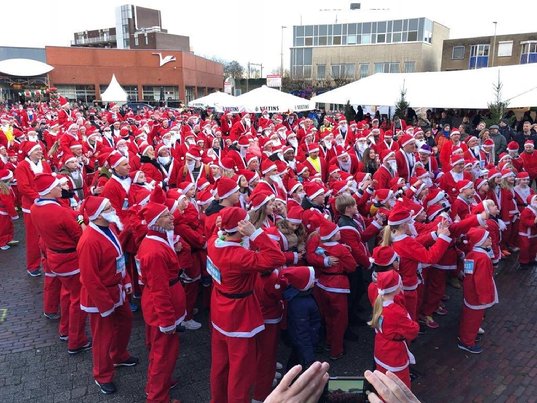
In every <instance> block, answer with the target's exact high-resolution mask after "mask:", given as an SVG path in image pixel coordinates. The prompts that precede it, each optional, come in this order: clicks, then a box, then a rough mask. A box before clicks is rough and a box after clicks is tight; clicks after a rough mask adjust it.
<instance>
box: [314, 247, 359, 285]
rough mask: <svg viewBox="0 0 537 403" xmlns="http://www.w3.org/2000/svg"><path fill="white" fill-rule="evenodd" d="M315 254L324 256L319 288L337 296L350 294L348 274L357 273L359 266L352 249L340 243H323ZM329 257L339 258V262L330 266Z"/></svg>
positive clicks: (318, 283)
mask: <svg viewBox="0 0 537 403" xmlns="http://www.w3.org/2000/svg"><path fill="white" fill-rule="evenodd" d="M315 253H316V254H320V255H322V256H324V259H323V260H324V262H323V263H324V264H323V265H322V266H321V267H320V268H319V269H320V274H319V280H318V282H317V287H319V288H320V289H322V290H324V291H327V292H332V293H336V294H349V293H350V292H351V291H350V284H349V277H348V276H347V273H352V272H353V271H355V270H356V265H357V264H356V260H354V258H353V257H352V254H351V252H350V248H349V247H348V246H346V245H342V244H340V243H338V242H322V241H321V243H320V244H319V247H318V248H317V249H316V251H315ZM329 256H333V257H337V258H338V259H339V262H338V263H337V264H334V265H332V266H329V265H328V264H329V263H328V257H329Z"/></svg>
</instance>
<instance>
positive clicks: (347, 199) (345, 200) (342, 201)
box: [336, 193, 356, 215]
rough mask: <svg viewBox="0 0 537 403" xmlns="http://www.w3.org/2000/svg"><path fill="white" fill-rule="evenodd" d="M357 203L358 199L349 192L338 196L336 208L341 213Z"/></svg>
mask: <svg viewBox="0 0 537 403" xmlns="http://www.w3.org/2000/svg"><path fill="white" fill-rule="evenodd" d="M355 204H356V200H354V197H352V196H351V195H349V194H345V193H344V194H342V195H339V196H338V197H336V210H337V212H338V213H339V214H342V215H343V214H345V210H346V209H347V207H352V206H353V205H355Z"/></svg>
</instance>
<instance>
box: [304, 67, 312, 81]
mask: <svg viewBox="0 0 537 403" xmlns="http://www.w3.org/2000/svg"><path fill="white" fill-rule="evenodd" d="M303 75H304V78H305V79H306V80H311V66H304V73H303Z"/></svg>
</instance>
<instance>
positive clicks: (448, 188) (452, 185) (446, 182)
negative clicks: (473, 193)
mask: <svg viewBox="0 0 537 403" xmlns="http://www.w3.org/2000/svg"><path fill="white" fill-rule="evenodd" d="M462 179H467V180H469V181H470V182H473V178H472V175H471V174H470V173H468V172H463V173H462V178H461V179H459V180H462ZM459 180H457V179H455V176H454V173H453V172H452V171H449V172H446V173H445V174H444V175H442V176H441V177H440V181H439V183H438V186H439V187H440V188H441V189H442V190H444V191H445V192H446V193H447V194H448V196H449V199H450V202H451V203H453V202H454V201H455V199H456V198H457V196H458V195H459V189H458V186H457V183H458V182H459Z"/></svg>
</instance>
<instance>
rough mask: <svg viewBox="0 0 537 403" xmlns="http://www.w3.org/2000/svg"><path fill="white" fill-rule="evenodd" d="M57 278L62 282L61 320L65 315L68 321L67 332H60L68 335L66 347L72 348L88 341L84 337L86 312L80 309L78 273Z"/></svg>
mask: <svg viewBox="0 0 537 403" xmlns="http://www.w3.org/2000/svg"><path fill="white" fill-rule="evenodd" d="M57 279H59V281H60V282H61V284H62V320H63V317H64V316H66V317H67V323H68V332H67V333H62V334H64V335H65V334H67V335H68V336H69V343H68V348H69V349H72V350H74V349H77V348H79V347H82V346H83V345H85V344H86V343H87V342H88V338H87V337H86V317H87V316H88V314H87V313H86V312H84V311H83V310H81V309H80V274H75V275H73V276H57ZM64 295H65V297H64ZM64 299H67V307H66V308H67V309H65V308H64V306H63V301H64ZM64 309H65V310H64ZM60 329H61V324H60Z"/></svg>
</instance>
